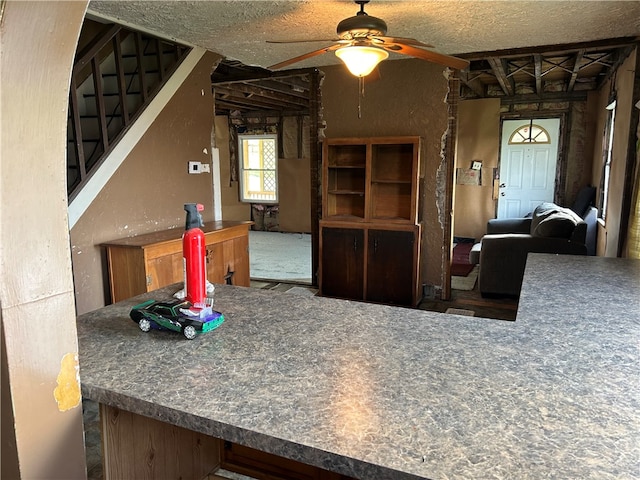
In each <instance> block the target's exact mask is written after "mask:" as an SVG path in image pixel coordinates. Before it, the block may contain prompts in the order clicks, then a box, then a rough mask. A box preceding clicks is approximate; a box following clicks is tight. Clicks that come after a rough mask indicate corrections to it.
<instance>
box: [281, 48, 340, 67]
mask: <svg viewBox="0 0 640 480" xmlns="http://www.w3.org/2000/svg"><path fill="white" fill-rule="evenodd" d="M340 47H341V45H340V44H336V45H329V46H328V47H324V48H319V49H318V50H314V51H312V52H307V53H305V54H304V55H299V56H297V57H293V58H290V59H289V60H285V61H284V62H280V63H276V64H275V65H271V66H270V67H268V68H269V70H278V69H279V68H282V67H288V66H289V65H291V64H293V63H297V62H301V61H303V60H306V59H307V58H311V57H315V56H317V55H321V54H323V53H325V52H330V51H332V50H337V49H338V48H340Z"/></svg>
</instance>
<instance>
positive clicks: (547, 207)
mask: <svg viewBox="0 0 640 480" xmlns="http://www.w3.org/2000/svg"><path fill="white" fill-rule="evenodd" d="M559 208H560V207H558V205H556V204H555V203H549V202H545V203H541V204H540V205H538V206H537V207H536V208H535V210H534V211H533V217H532V218H531V230H530V231H529V233H530V234H531V235H536V233H535V232H536V228H537V227H538V224H539V223H540V222H541V221H542V220H544V219H545V218H547V217H548V216H549V215H551V214H553V213H555V212H557V211H558V209H559Z"/></svg>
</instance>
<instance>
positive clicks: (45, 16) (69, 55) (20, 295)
mask: <svg viewBox="0 0 640 480" xmlns="http://www.w3.org/2000/svg"><path fill="white" fill-rule="evenodd" d="M86 6H87V2H86V1H84V2H82V1H74V2H17V1H12V2H6V3H5V2H2V7H3V9H4V10H3V14H2V29H1V42H2V56H1V60H0V61H1V65H0V72H1V73H0V75H1V81H0V85H1V101H0V104H1V106H2V107H1V108H2V127H1V128H2V134H1V137H2V143H1V146H0V149H1V154H0V159H1V160H0V161H1V162H2V163H1V169H2V175H1V176H0V195H1V199H2V200H1V201H2V203H1V207H2V215H1V222H2V224H1V226H2V228H1V233H0V238H1V241H0V319H1V321H2V347H1V348H2V449H1V450H2V460H1V462H0V463H1V464H2V472H1V474H0V476H1V477H2V478H24V479H31V478H64V479H75V478H85V477H86V465H85V457H84V448H83V431H82V405H81V401H80V400H81V397H80V384H79V381H78V373H77V353H78V345H77V337H76V317H75V310H74V303H73V302H74V294H73V283H72V276H71V258H70V254H69V232H68V223H67V192H66V174H65V162H66V155H65V152H66V125H67V104H68V101H69V87H68V86H69V79H70V72H71V66H72V62H73V56H74V53H75V46H76V42H77V39H78V35H79V32H80V28H81V26H82V19H83V17H84V12H85V9H86ZM60 387H66V388H60ZM18 470H19V471H18Z"/></svg>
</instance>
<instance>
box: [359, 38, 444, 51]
mask: <svg viewBox="0 0 640 480" xmlns="http://www.w3.org/2000/svg"><path fill="white" fill-rule="evenodd" d="M369 38H371V40H373V41H374V43H377V42H382V43H383V44H384V43H402V44H405V45H414V46H416V47H427V48H434V46H433V45H429V44H428V43H422V42H421V41H419V40H416V39H415V38H405V37H380V36H377V35H376V36H371V37H369Z"/></svg>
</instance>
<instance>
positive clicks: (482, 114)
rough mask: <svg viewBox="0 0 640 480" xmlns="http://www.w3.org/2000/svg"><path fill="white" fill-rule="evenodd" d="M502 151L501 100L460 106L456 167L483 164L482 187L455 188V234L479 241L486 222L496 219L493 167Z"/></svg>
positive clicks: (461, 186)
mask: <svg viewBox="0 0 640 480" xmlns="http://www.w3.org/2000/svg"><path fill="white" fill-rule="evenodd" d="M499 149H500V99H497V98H496V99H491V98H489V99H482V100H466V101H462V102H460V105H459V106H458V142H457V146H456V168H469V167H470V165H471V162H472V161H473V160H480V161H482V167H483V170H482V175H483V181H482V185H481V186H475V185H454V195H453V199H454V200H453V202H454V208H453V211H454V224H453V235H454V236H457V237H468V238H474V239H476V240H477V241H479V240H480V239H481V238H482V236H483V235H484V234H485V233H486V230H487V221H488V220H489V219H491V218H495V210H496V203H495V201H494V200H493V198H492V191H493V187H492V185H493V180H492V178H491V175H492V171H493V168H496V167H497V166H498V154H499Z"/></svg>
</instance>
